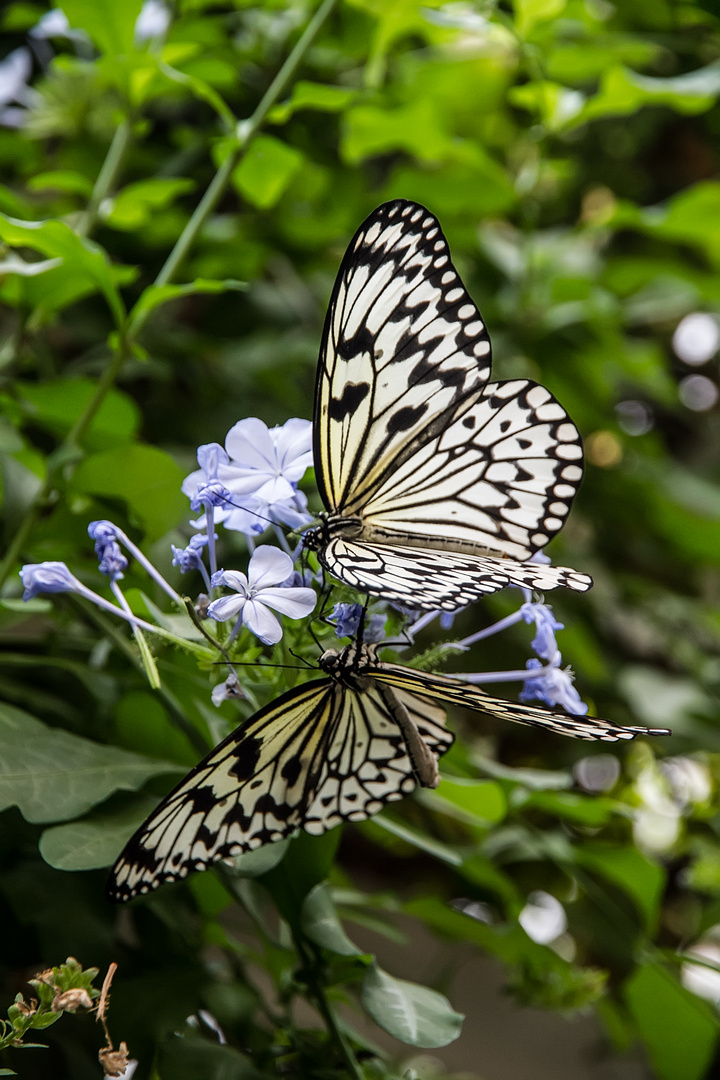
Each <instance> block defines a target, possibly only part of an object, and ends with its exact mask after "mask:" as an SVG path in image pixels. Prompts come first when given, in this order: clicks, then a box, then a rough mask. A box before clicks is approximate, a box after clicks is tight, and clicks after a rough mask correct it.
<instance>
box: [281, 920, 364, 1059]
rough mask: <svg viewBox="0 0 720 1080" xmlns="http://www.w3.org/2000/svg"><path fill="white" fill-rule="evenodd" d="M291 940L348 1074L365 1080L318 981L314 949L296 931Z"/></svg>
mask: <svg viewBox="0 0 720 1080" xmlns="http://www.w3.org/2000/svg"><path fill="white" fill-rule="evenodd" d="M293 938H294V940H295V947H296V949H297V951H298V955H299V956H300V958H301V960H302V962H303V967H304V969H305V970H304V972H303V975H304V979H305V981H306V983H307V986H308V988H309V990H310V992H311V993H312V995H313V997H314V998H315V1004H316V1005H317V1007H318V1012H319V1013H320V1015H321V1016H322V1018H323V1020H324V1021H325V1024H326V1026H327V1029H328V1031H329V1033H330V1035H331V1036H332V1037H333V1039H334V1040H335V1042H336V1043H337V1046H338V1049H339V1051H340V1054H341V1056H342V1058H343V1060H344V1062H345V1064H346V1066H347V1071H348V1074H349V1075H350V1076H351V1077H352V1078H353V1080H365V1073H364V1072H363V1070H362V1068H361V1066H360V1064H359V1062H358V1060H357V1058H356V1057H355V1054H354V1053H353V1049H352V1047H351V1045H350V1043H349V1042H348V1038H347V1036H346V1034H345V1032H344V1031H343V1030H342V1028H341V1027H340V1025H339V1024H338V1021H337V1017H336V1016H335V1013H334V1012H333V1009H332V1005H331V1004H330V1002H329V1001H328V998H327V994H326V993H325V987H324V986H323V985H322V982H321V981H320V978H319V974H318V957H317V953H316V951H315V949H314V947H313V946H312V945H311V944H310V942H307V943H306V942H305V941H304V940H303V939H302V937H301V936H300V934H299V933H297V932H296V931H294V932H293Z"/></svg>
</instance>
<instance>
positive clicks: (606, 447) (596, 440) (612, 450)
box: [585, 431, 623, 469]
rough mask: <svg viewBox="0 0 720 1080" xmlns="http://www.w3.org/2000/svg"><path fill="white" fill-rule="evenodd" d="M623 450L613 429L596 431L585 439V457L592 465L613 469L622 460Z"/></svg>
mask: <svg viewBox="0 0 720 1080" xmlns="http://www.w3.org/2000/svg"><path fill="white" fill-rule="evenodd" d="M622 456H623V450H622V445H621V443H620V440H619V439H618V437H617V435H613V433H612V431H594V432H593V433H592V435H588V437H587V439H586V441H585V457H586V458H587V460H588V461H589V462H590V464H591V465H599V466H600V468H601V469H612V468H613V467H614V466H615V465H619V464H620V462H621V461H622Z"/></svg>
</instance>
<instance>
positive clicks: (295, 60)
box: [131, 0, 337, 329]
mask: <svg viewBox="0 0 720 1080" xmlns="http://www.w3.org/2000/svg"><path fill="white" fill-rule="evenodd" d="M336 3H337V0H324V2H323V3H322V4H321V5H320V7H319V8H318V9H317V11H316V12H315V14H314V15H313V17H312V19H311V20H310V22H309V23H308V25H307V26H306V28H305V31H304V33H303V34H302V37H301V38H300V39H299V41H298V42H297V44H296V46H295V48H294V49H293V50H292V52H291V53H290V55H289V56H288V58H287V60H286V61H285V63H284V64H283V66H282V67H281V68H280V70H279V71H278V73H277V75H276V76H275V78H274V79H273V81H272V82H271V83H270V85H269V87H268V88H267V90H266V91H265V93H264V94H263V96H262V99H261V100H260V103H259V105H258V106H257V108H256V109H255V112H254V113H253V114H252V116H251V117H250V118H249V119H248V120H242V121H241V122H240V123H239V124H238V126H237V140H238V141H237V144H236V145H235V147H234V148H233V150H232V151H231V152H230V153H229V154H228V156H227V157H226V158H225V160H224V161H223V163H222V165H221V166H220V168H219V169H218V171H217V173H216V174H215V176H214V178H213V181H212V183H211V184H210V187H209V188H208V189H207V191H206V192H205V194H204V195H203V197H202V199H201V200H200V202H199V203H198V205H197V206H196V208H195V211H194V213H193V215H192V217H191V218H190V220H189V221H188V223H187V225H186V226H185V228H184V229H183V231H182V233H181V235H180V237H179V238H178V241H177V243H176V244H175V247H174V248H173V249H172V251H171V252H170V254H169V255H168V257H167V260H166V261H165V265H164V266H163V267H162V269H161V270H160V273H159V274H158V276H157V277H156V278H155V285H167V284H168V282H170V281H172V279H173V278H174V277H175V274H176V273H177V269H178V267H179V266H180V263H181V262H182V261H183V259H184V258H185V256H186V254H187V252H188V251H189V249H190V247H191V246H192V245H193V243H194V242H195V239H196V237H197V235H198V233H199V232H200V230H201V228H202V227H203V225H204V224H205V221H206V220H207V218H208V217H209V215H210V214H211V213H212V211H213V210H214V209H215V207H216V205H217V203H218V201H219V200H220V198H221V196H222V194H223V192H224V191H225V188H226V186H227V184H228V182H229V180H230V177H231V175H232V172H233V169H234V168H235V166H236V165H237V163H238V162H239V160H240V158H241V157H242V155H243V153H244V151H245V149H246V147H247V146H248V144H249V142H250V140H251V139H252V137H253V136H254V135H255V134H256V133H257V131H258V130H259V128H260V126H261V125H262V123H263V121H264V120H265V117H266V116H267V114H268V112H269V111H270V109H271V108H272V107H273V105H274V104H275V102H276V101H277V99H278V98H279V97H280V94H281V93H282V92H283V90H284V89H285V87H286V86H287V84H288V82H289V81H290V79H291V78H292V76H293V74H294V72H295V69H296V68H297V67H298V65H299V64H300V62H301V60H302V59H303V57H304V56H305V53H306V52H307V50H308V49H309V48H310V45H311V44H312V42H313V40H314V38H315V36H316V34H317V32H318V30H319V29H320V27H321V26H322V24H323V23H324V22H325V19H326V18H327V17H328V15H329V14H330V12H331V11H332V9H333V8H334V7H335V4H336ZM131 329H132V327H131Z"/></svg>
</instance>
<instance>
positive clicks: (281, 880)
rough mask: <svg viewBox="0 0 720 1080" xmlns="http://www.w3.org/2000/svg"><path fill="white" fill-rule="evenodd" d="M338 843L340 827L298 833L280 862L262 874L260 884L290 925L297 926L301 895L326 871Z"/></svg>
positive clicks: (304, 894)
mask: <svg viewBox="0 0 720 1080" xmlns="http://www.w3.org/2000/svg"><path fill="white" fill-rule="evenodd" d="M339 843H340V829H331V830H330V831H329V832H326V833H323V834H322V835H321V836H311V835H310V834H309V833H306V832H300V833H298V835H297V836H294V837H292V839H291V841H290V844H289V846H288V849H287V852H286V854H285V857H284V858H283V860H282V862H280V863H279V864H278V865H277V866H275V867H273V869H272V870H270V871H269V872H268V873H266V874H265V875H264V876H263V878H262V884H263V885H265V886H266V888H267V889H269V891H270V893H271V895H272V898H273V900H274V901H275V903H276V904H277V907H278V910H279V912H280V914H281V915H282V916H283V918H284V919H285V920H286V921H287V922H289V923H290V925H291V926H296V927H298V926H299V924H300V912H301V910H302V905H303V901H304V899H305V897H306V896H307V895H308V893H309V892H310V891H311V889H313V887H314V886H315V885H317V884H319V882H321V881H324V880H325V879H326V878H327V876H328V874H329V873H330V868H331V867H332V864H333V859H334V858H335V853H336V851H337V846H338V844H339ZM248 884H250V883H248Z"/></svg>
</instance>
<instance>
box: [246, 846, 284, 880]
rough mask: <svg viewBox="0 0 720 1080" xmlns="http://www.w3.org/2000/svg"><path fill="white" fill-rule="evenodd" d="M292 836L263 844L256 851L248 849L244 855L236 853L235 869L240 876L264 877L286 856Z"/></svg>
mask: <svg viewBox="0 0 720 1080" xmlns="http://www.w3.org/2000/svg"><path fill="white" fill-rule="evenodd" d="M289 844H290V838H289V837H287V836H286V837H284V838H283V839H282V840H276V841H275V842H274V843H272V844H263V845H262V847H259V848H255V849H254V851H246V852H245V853H244V854H242V855H236V857H235V867H234V871H235V873H236V874H237V876H238V877H242V878H256V877H262V876H263V874H267V873H269V872H270V870H273V869H274V868H275V867H276V866H278V865H279V864H280V863H281V862H282V861H283V859H284V858H285V853H286V852H287V849H288V846H289Z"/></svg>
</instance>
